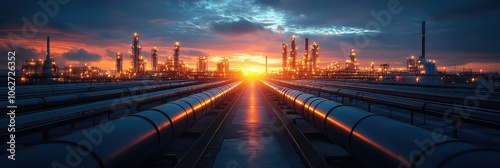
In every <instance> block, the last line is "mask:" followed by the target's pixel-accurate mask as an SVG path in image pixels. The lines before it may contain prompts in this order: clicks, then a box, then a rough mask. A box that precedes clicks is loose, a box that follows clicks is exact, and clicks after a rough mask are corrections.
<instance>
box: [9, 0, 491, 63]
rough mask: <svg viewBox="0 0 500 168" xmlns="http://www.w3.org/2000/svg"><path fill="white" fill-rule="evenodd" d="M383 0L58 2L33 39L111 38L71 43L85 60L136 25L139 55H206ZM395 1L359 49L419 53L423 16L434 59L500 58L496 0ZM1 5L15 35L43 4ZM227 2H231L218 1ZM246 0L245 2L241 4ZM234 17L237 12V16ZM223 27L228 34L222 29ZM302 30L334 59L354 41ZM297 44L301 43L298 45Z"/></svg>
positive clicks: (391, 55)
mask: <svg viewBox="0 0 500 168" xmlns="http://www.w3.org/2000/svg"><path fill="white" fill-rule="evenodd" d="M388 2H389V0H356V1H355V2H353V1H340V0H311V1H304V0H255V1H252V2H246V1H245V2H238V3H236V4H235V2H230V1H221V0H215V1H210V0H167V1H162V0H151V1H148V2H147V3H144V2H141V1H135V0H123V1H121V0H120V1H118V0H110V1H99V0H87V1H70V2H69V3H68V4H64V5H59V10H58V12H57V13H56V15H55V16H54V17H49V18H48V21H47V25H45V26H43V27H39V28H38V31H39V33H38V35H37V36H38V37H33V38H32V39H37V38H44V37H45V36H48V35H50V36H51V37H54V38H55V40H56V39H61V41H62V40H63V39H64V40H68V41H69V42H70V43H68V44H78V43H83V44H84V45H83V46H89V47H107V46H113V45H114V46H120V47H121V48H117V47H114V48H113V50H103V51H105V52H106V53H104V52H103V53H99V54H101V55H102V56H101V55H97V54H92V53H95V52H96V51H91V50H90V48H86V49H87V50H88V52H87V51H86V50H83V49H80V50H72V51H74V53H78V52H77V51H81V50H83V51H85V52H86V53H87V55H90V57H89V58H90V59H91V60H93V61H95V60H100V59H101V58H105V59H112V58H114V56H115V53H116V51H120V52H122V53H126V52H127V51H128V50H129V49H130V48H129V45H130V41H131V36H132V33H133V32H138V33H139V34H140V35H141V42H142V44H143V47H144V48H148V49H147V51H146V50H144V51H143V53H142V54H143V55H144V56H146V57H148V58H149V57H150V54H149V48H151V47H153V46H158V47H161V49H164V48H165V46H166V47H167V48H168V49H167V51H166V52H164V50H160V55H161V56H162V57H164V56H166V55H168V56H170V55H171V46H172V44H173V42H174V41H180V42H182V43H183V44H188V45H189V48H191V49H193V50H192V51H190V50H181V53H182V54H184V55H192V56H200V55H208V54H207V53H205V52H203V51H208V50H210V49H222V50H224V47H225V46H226V44H224V43H231V42H234V41H230V40H228V37H227V36H234V35H240V34H248V33H259V34H258V35H261V33H260V32H261V31H262V30H266V29H269V30H271V29H270V28H269V27H272V31H274V32H277V33H276V34H282V33H284V34H285V35H282V36H283V38H277V39H271V40H269V41H273V42H276V43H278V44H281V43H282V42H289V38H290V36H288V35H290V34H296V33H297V32H292V31H293V30H292V29H293V28H314V27H327V28H331V27H338V28H341V27H354V28H365V26H366V25H367V23H369V22H370V21H376V19H375V18H374V17H373V16H372V15H371V14H370V12H371V11H374V12H379V11H383V10H387V3H388ZM399 2H401V4H400V5H401V6H402V7H403V8H404V10H403V11H402V12H401V13H399V14H392V15H391V19H390V22H389V24H388V25H387V26H382V27H381V29H380V33H378V34H377V35H376V36H369V39H370V40H371V42H370V44H369V45H368V46H366V47H364V48H361V49H360V50H362V51H363V52H360V54H362V55H364V56H369V57H370V59H381V60H389V59H392V60H393V61H400V60H404V58H405V57H406V56H409V55H419V54H420V37H421V36H420V31H421V30H420V23H421V21H422V20H426V21H427V50H428V53H429V55H431V56H435V58H436V59H441V61H440V63H441V62H450V61H454V59H456V58H460V59H461V60H460V62H467V61H471V60H473V61H493V62H500V57H497V56H495V55H496V53H500V47H497V45H498V44H499V43H500V33H498V30H500V22H498V21H497V20H498V16H500V1H496V0H455V1H453V2H450V1H448V0H435V1H399ZM4 4H5V6H8V7H6V8H4V9H2V10H0V20H1V21H2V24H0V32H1V34H7V33H8V32H9V31H14V32H15V33H16V34H21V28H22V26H23V24H24V22H23V21H22V20H21V18H23V17H26V18H28V20H29V21H31V22H33V21H32V18H33V17H32V16H33V14H35V13H36V12H38V11H43V9H42V8H41V7H40V6H39V5H38V3H37V1H29V0H17V1H8V2H4ZM225 4H235V5H236V6H230V7H227V6H226V7H220V6H224V5H225ZM248 4H250V5H249V6H244V5H248ZM238 5H239V6H238ZM252 5H253V6H252ZM257 8H261V9H260V11H261V12H265V11H272V10H275V11H277V12H278V13H284V16H283V18H282V19H283V20H282V21H283V22H280V23H275V22H272V20H273V19H274V18H272V19H270V18H264V20H257V19H259V18H258V17H257V16H255V17H254V16H252V15H249V13H251V12H252V11H254V10H256V9H257ZM132 9H133V10H132ZM242 9H248V10H242ZM257 10H259V9H257ZM271 14H272V13H271ZM237 16H241V17H240V18H239V19H237ZM279 17H281V15H279ZM235 18H236V19H235ZM260 19H262V18H260ZM277 19H280V18H277ZM256 20H257V21H256ZM273 24H275V25H273ZM213 32H216V33H213ZM221 34H222V35H227V36H221ZM302 36H307V37H309V39H310V41H313V40H314V41H317V42H318V43H319V44H320V45H321V52H322V53H323V54H321V56H322V58H328V57H330V58H336V57H340V55H344V54H345V52H343V51H342V49H339V48H342V47H339V44H340V43H346V44H350V45H351V46H355V45H354V44H353V43H354V39H355V38H356V36H358V35H357V34H347V35H342V36H335V35H332V36H324V35H321V34H313V33H310V32H304V31H303V33H302ZM301 38H302V37H301ZM28 40H31V39H28ZM231 40H234V39H231ZM237 40H239V41H244V40H241V39H237ZM244 42H245V43H241V44H240V45H242V46H245V45H248V43H247V42H248V41H244ZM301 42H302V40H301ZM233 44H235V43H233ZM299 46H300V47H302V45H299ZM67 47H74V46H67ZM211 47H214V48H211ZM271 47H273V46H271ZM2 48H3V49H2ZM2 48H0V49H1V50H2V52H3V50H5V51H7V50H9V48H8V46H7V45H3V47H2ZM276 48H277V49H275V50H277V52H276V53H277V54H278V55H279V52H280V47H279V45H277V47H276ZM37 49H38V48H37ZM16 51H17V52H19V53H23V54H22V55H23V57H22V59H29V58H43V57H44V53H37V51H36V50H35V49H33V48H31V47H30V46H25V47H21V48H20V49H19V50H16ZM39 51H40V50H39ZM273 51H274V50H273ZM393 51H398V52H399V53H397V52H393ZM167 52H168V54H166V53H167ZM68 53H69V52H68ZM396 53H397V54H396ZM25 56H26V58H25ZM127 57H128V54H127ZM65 58H66V57H65ZM70 58H71V59H70V60H81V59H86V58H84V57H81V58H80V57H70ZM91 60H82V61H91ZM3 61H4V60H3Z"/></svg>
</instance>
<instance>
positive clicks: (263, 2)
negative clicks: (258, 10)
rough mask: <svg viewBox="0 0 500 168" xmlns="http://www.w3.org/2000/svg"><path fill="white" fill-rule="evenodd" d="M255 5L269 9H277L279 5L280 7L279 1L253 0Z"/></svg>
mask: <svg viewBox="0 0 500 168" xmlns="http://www.w3.org/2000/svg"><path fill="white" fill-rule="evenodd" d="M255 3H256V4H260V5H264V6H271V7H278V6H279V5H281V1H280V0H255Z"/></svg>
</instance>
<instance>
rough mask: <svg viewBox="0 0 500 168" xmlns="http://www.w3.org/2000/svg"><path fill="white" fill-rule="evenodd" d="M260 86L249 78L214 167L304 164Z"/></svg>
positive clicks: (295, 165) (292, 165) (234, 110)
mask: <svg viewBox="0 0 500 168" xmlns="http://www.w3.org/2000/svg"><path fill="white" fill-rule="evenodd" d="M260 87H264V86H263V85H261V84H260V82H259V81H253V80H249V81H247V87H246V88H245V90H244V93H243V95H242V97H241V100H240V101H239V103H238V104H236V106H235V108H233V110H232V111H231V114H230V115H231V116H230V117H231V118H229V120H228V121H227V122H230V125H229V126H228V127H227V129H226V133H225V135H224V137H223V140H222V143H221V144H220V148H219V151H218V153H217V155H216V157H215V160H214V161H213V164H212V167H303V165H302V163H301V160H300V158H299V156H298V155H297V154H296V152H295V151H294V148H293V146H292V145H291V143H290V142H289V140H288V139H287V136H286V135H285V133H284V131H283V129H280V127H281V125H279V124H278V123H279V122H278V121H277V120H276V117H275V116H274V115H273V113H272V107H271V106H270V105H269V103H268V102H267V101H268V100H267V99H266V97H265V95H264V93H263V90H262V88H260ZM231 119H232V120H231Z"/></svg>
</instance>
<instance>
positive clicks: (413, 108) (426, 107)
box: [275, 80, 500, 128]
mask: <svg viewBox="0 0 500 168" xmlns="http://www.w3.org/2000/svg"><path fill="white" fill-rule="evenodd" d="M275 81H276V82H278V83H283V84H287V85H290V86H296V87H300V88H304V89H308V90H315V91H318V92H323V93H330V94H335V95H336V96H342V103H344V97H348V98H350V99H351V100H352V99H357V100H362V101H366V102H368V103H369V104H368V105H369V106H371V104H370V103H376V104H382V105H386V106H389V107H395V108H400V109H404V110H409V111H410V112H411V113H413V112H418V113H424V114H428V115H433V116H438V117H442V116H443V115H446V116H448V118H449V119H450V120H451V119H452V118H460V119H461V120H462V121H464V122H467V123H473V124H477V125H480V126H486V127H491V128H500V124H499V121H500V113H499V112H500V111H499V110H498V109H497V108H495V109H486V108H477V107H472V106H468V105H465V106H458V107H459V108H460V109H462V110H451V109H452V108H457V106H456V104H455V103H446V101H444V99H443V101H440V102H435V101H434V100H430V99H427V100H419V99H416V98H409V97H405V96H395V95H390V94H392V93H390V92H387V93H379V92H373V93H372V92H369V91H357V90H351V89H343V88H340V89H339V88H335V87H328V86H321V85H319V84H320V83H305V82H302V83H297V82H291V81H284V80H275ZM318 94H319V93H318ZM387 94H389V95H387ZM318 96H319V95H318ZM431 97H432V96H431ZM462 101H463V100H462ZM479 104H482V103H479ZM497 104H498V103H497ZM460 111H469V112H471V111H473V113H469V114H470V115H469V116H467V117H464V114H461V113H460ZM410 122H412V121H410Z"/></svg>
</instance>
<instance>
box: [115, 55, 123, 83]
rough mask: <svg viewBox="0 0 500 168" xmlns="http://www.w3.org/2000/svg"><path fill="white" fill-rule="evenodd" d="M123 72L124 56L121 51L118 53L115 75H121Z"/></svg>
mask: <svg viewBox="0 0 500 168" xmlns="http://www.w3.org/2000/svg"><path fill="white" fill-rule="evenodd" d="M122 74H123V56H122V54H121V53H120V52H117V53H116V62H115V75H116V77H121V76H122Z"/></svg>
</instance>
